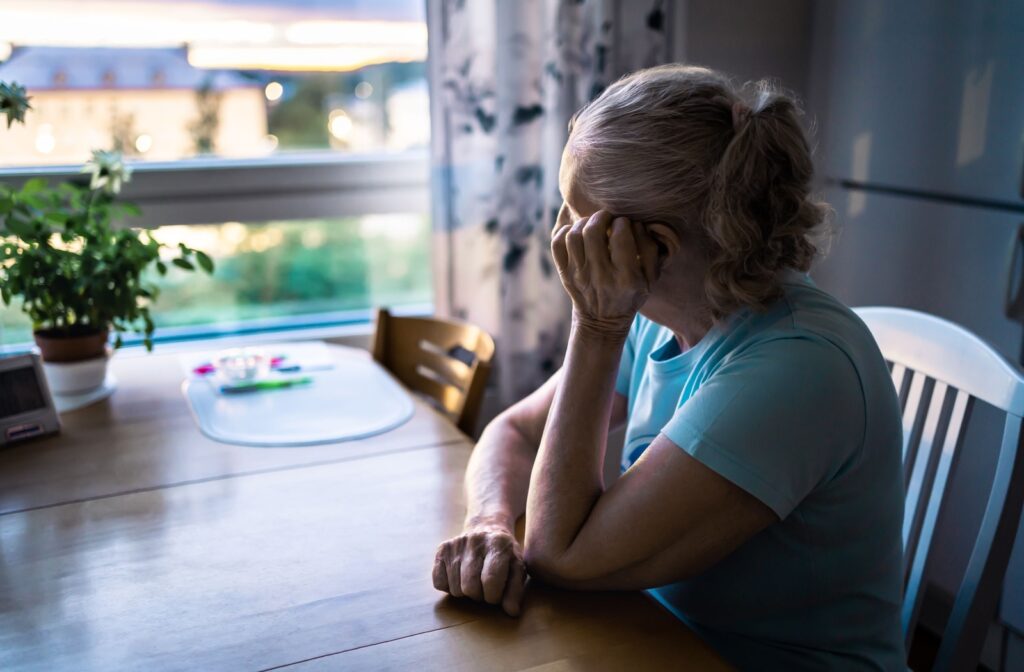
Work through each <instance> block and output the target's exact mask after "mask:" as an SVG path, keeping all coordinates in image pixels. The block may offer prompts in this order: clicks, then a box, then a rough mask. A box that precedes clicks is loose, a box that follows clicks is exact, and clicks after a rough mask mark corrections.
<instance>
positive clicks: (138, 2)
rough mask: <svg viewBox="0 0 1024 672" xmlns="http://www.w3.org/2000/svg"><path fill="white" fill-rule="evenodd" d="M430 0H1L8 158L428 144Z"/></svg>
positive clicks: (15, 162) (3, 156)
mask: <svg viewBox="0 0 1024 672" xmlns="http://www.w3.org/2000/svg"><path fill="white" fill-rule="evenodd" d="M423 4H424V3H423V2H422V0H389V1H380V2H372V3H371V2H358V3H355V2H353V3H340V2H325V1H323V0H204V1H203V2H195V3H182V2H179V1H177V0H107V1H105V2H73V3H72V2H67V1H66V0H32V1H31V2H25V0H0V81H7V82H11V81H15V82H17V83H18V84H21V85H23V86H25V87H26V88H27V89H28V90H29V94H30V95H31V96H32V101H31V104H32V108H33V109H32V110H30V111H29V112H28V114H27V115H26V119H25V124H24V125H23V126H13V127H12V128H10V129H6V128H2V127H0V167H11V166H27V165H42V164H51V165H53V164H73V163H80V162H82V161H85V160H86V159H87V158H88V156H89V152H90V151H91V150H93V149H117V150H120V151H122V152H123V153H124V154H125V155H127V156H129V157H131V158H133V159H136V160H152V161H168V160H175V159H181V158H189V157H195V156H220V157H231V158H242V157H260V156H267V155H270V154H272V153H275V152H282V151H337V152H361V151H399V150H405V149H411V148H416V147H423V146H426V144H427V141H428V138H429V129H430V122H429V105H428V99H427V84H426V72H425V64H424V61H425V59H426V50H427V32H426V25H425V23H424V17H423ZM182 45H185V46H182Z"/></svg>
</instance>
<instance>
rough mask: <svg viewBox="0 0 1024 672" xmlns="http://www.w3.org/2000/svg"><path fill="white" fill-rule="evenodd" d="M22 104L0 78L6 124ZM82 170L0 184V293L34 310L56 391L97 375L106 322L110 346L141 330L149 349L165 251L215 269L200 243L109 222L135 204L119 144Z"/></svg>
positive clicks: (73, 390)
mask: <svg viewBox="0 0 1024 672" xmlns="http://www.w3.org/2000/svg"><path fill="white" fill-rule="evenodd" d="M26 109H29V106H28V99H27V98H26V97H25V92H24V89H21V88H20V87H18V86H17V85H13V86H5V85H3V84H2V83H0V113H6V114H7V118H8V125H10V124H11V123H12V122H13V121H14V120H20V119H22V118H23V116H24V113H25V110H26ZM82 173H88V174H89V176H90V177H89V178H88V180H87V181H85V180H83V181H71V182H65V183H62V184H60V185H58V186H56V187H50V186H49V185H48V184H47V182H46V180H45V179H43V178H34V179H30V180H28V181H26V182H25V183H24V184H22V185H21V187H20V188H18V189H15V188H12V187H9V186H6V185H3V184H0V299H2V301H3V303H4V305H8V306H9V305H11V304H12V302H14V301H15V300H16V299H17V300H19V301H20V303H21V309H22V310H23V311H25V313H26V314H27V315H28V316H29V318H30V319H31V320H32V325H33V333H34V337H35V341H36V344H37V345H38V346H39V349H40V352H41V355H42V358H43V362H44V367H45V369H46V373H47V378H48V382H49V384H50V388H51V390H52V391H53V392H54V394H58V395H59V394H65V395H67V394H84V393H86V392H88V391H91V390H95V389H96V388H98V387H100V386H101V385H102V384H103V381H104V378H105V376H106V365H107V360H108V358H109V356H110V352H111V351H110V350H108V348H107V342H108V337H109V334H110V332H111V331H113V332H115V334H116V336H115V340H114V344H113V347H114V348H115V349H116V348H119V347H120V346H121V344H122V334H123V333H125V332H135V333H139V334H142V336H143V343H144V344H145V346H146V348H147V349H152V346H153V340H152V336H153V331H154V325H153V320H152V317H151V315H150V305H151V303H152V302H153V301H154V300H155V299H156V297H157V293H158V288H157V287H156V285H154V284H153V283H152V282H149V281H147V280H146V277H145V271H146V270H147V269H149V268H150V267H153V268H155V269H156V271H157V272H158V273H159V274H160V275H163V274H165V273H166V272H167V264H166V262H165V261H164V259H162V258H161V257H162V256H163V257H165V258H166V259H167V260H168V261H169V262H170V263H172V264H174V265H175V266H178V267H180V268H182V269H184V270H187V271H193V270H195V269H196V268H197V267H198V268H200V269H202V270H204V271H206V272H207V273H212V272H213V261H212V260H211V259H210V257H209V256H207V255H206V254H204V253H203V252H201V251H199V250H195V249H192V248H190V247H188V246H186V245H183V244H182V245H179V246H178V247H176V248H169V247H168V246H166V245H163V244H161V243H160V242H158V241H157V240H156V239H155V238H154V237H153V236H152V235H151V234H150V233H149V232H148V231H144V230H139V229H132V228H127V227H115V226H114V225H113V224H114V222H115V221H116V220H118V219H120V218H122V217H124V216H126V215H134V216H138V215H140V214H141V212H140V210H139V208H138V207H137V206H136V205H134V204H132V203H128V202H119V201H117V195H118V193H119V192H120V190H121V186H122V185H123V184H124V183H125V182H128V181H129V179H130V177H131V172H130V169H129V168H128V167H127V166H126V165H125V164H124V162H123V161H122V159H121V156H120V155H119V154H117V153H114V152H102V151H96V152H93V157H92V160H90V161H89V162H88V163H86V165H85V167H84V168H83V169H82ZM172 250H173V251H172ZM162 251H163V252H164V254H163V255H162V254H161V252H162ZM168 251H172V253H171V254H167V252H168Z"/></svg>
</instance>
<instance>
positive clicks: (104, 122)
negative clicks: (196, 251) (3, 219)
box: [0, 0, 430, 346]
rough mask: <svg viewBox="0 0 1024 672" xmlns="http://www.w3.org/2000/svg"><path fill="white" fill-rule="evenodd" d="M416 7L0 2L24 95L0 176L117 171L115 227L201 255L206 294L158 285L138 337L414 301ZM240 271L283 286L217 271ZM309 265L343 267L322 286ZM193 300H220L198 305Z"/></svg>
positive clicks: (197, 286)
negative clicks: (126, 214)
mask: <svg viewBox="0 0 1024 672" xmlns="http://www.w3.org/2000/svg"><path fill="white" fill-rule="evenodd" d="M423 11H424V8H423V3H422V2H421V1H420V0H382V1H380V2H374V3H328V2H322V1H320V0H203V1H202V2H196V3H180V2H176V1H174V0H111V1H108V2H102V3H98V2H97V3H93V2H81V3H78V2H76V3H68V2H66V1H63V0H33V2H31V3H26V2H22V1H20V0H0V80H3V81H8V82H10V81H16V82H18V83H19V84H22V85H24V86H25V87H26V88H27V89H28V90H29V94H30V95H31V96H32V100H31V103H32V107H33V109H32V110H31V111H30V112H29V114H28V115H27V118H26V124H25V125H24V126H23V127H22V126H14V127H13V128H11V129H10V130H7V129H4V128H0V140H2V142H0V180H3V181H6V182H8V183H14V184H18V183H20V182H21V181H23V180H25V179H27V178H29V177H34V176H39V175H41V176H44V177H47V178H49V179H50V180H51V181H58V180H63V179H69V178H71V177H73V176H74V175H75V174H76V173H77V168H78V166H77V164H80V163H81V162H83V161H84V160H85V159H87V158H88V156H89V153H90V151H91V150H93V149H117V150H119V151H121V152H122V153H123V154H124V155H125V156H126V157H128V158H129V160H130V161H131V163H132V165H133V168H134V171H135V172H134V175H133V179H132V182H131V183H130V184H129V185H128V186H127V187H126V188H125V190H124V192H123V197H124V198H125V199H126V200H131V201H134V202H136V203H138V204H139V205H140V207H141V208H142V210H143V216H142V217H141V218H137V219H133V220H131V221H129V222H126V224H127V225H132V226H145V227H149V228H156V229H157V231H156V236H157V238H158V239H165V238H166V239H167V240H166V241H165V242H172V243H175V242H178V241H179V240H180V241H182V242H186V243H188V244H190V245H194V246H196V247H199V248H200V249H204V250H206V251H207V252H210V253H211V255H212V256H214V257H215V258H216V259H219V260H221V263H220V264H219V268H218V271H217V274H216V275H215V276H214V278H212V279H209V280H208V279H205V278H200V277H198V276H193V277H188V279H187V280H186V279H184V278H177V279H175V277H173V276H172V277H170V278H168V279H167V283H168V284H167V286H166V287H165V288H164V291H163V294H162V296H161V298H160V300H159V301H158V302H157V304H156V307H155V311H154V313H155V316H156V318H157V323H158V325H160V326H162V327H164V328H163V329H161V330H159V331H158V337H160V336H161V335H164V336H166V335H167V334H170V333H175V334H183V333H195V334H204V333H211V332H217V331H224V330H227V329H231V328H259V327H260V326H261V325H263V326H268V325H272V324H281V323H288V321H289V320H291V323H293V324H299V323H300V322H302V321H307V322H308V321H317V320H319V321H320V323H324V322H328V321H330V320H332V319H337V320H339V321H341V320H348V319H351V316H352V315H357V314H359V315H365V314H366V309H367V308H369V307H370V306H371V305H373V304H375V303H394V302H398V303H407V304H423V303H425V302H429V300H430V278H429V254H428V251H429V236H428V235H427V232H428V231H429V220H428V218H427V214H426V213H427V212H428V210H429V199H428V191H429V189H428V171H427V155H426V147H427V144H428V141H429V127H430V123H429V105H428V100H427V86H426V74H425V58H426V26H425V21H424V17H423ZM215 222H221V223H220V224H211V223H215ZM240 222H246V224H240ZM389 226H393V227H395V232H394V233H393V234H387V232H386V229H387V227H389ZM261 241H262V242H261ZM267 241H270V242H271V243H274V242H275V241H276V244H268V243H267ZM346 241H347V243H346ZM333 245H345V246H346V250H345V251H344V252H341V251H335V250H332V249H331V246H333ZM261 246H262V248H263V249H257V248H261ZM388 250H392V251H393V252H394V254H389V253H388V252H387V251H388ZM256 257H262V258H264V259H265V260H266V261H265V262H258V263H266V264H270V263H273V264H278V266H277V268H290V269H292V271H293V272H289V273H283V274H278V275H274V276H273V277H266V278H262V281H263V282H262V284H259V285H258V286H256V285H253V286H252V287H243V284H245V283H250V282H252V281H253V279H252V278H242V277H241V276H238V277H235V276H232V275H231V274H232V273H234V272H236V271H237V270H238V268H239V267H240V266H239V265H240V264H245V263H250V264H252V263H257V262H256V261H254V260H255V258H256ZM413 260H415V262H414V261H413ZM305 262H309V263H310V264H312V266H311V267H310V268H308V269H307V268H303V266H302V264H303V263H305ZM328 262H329V263H332V264H340V265H342V266H344V268H338V269H330V272H329V273H327V274H326V275H324V274H323V273H321V271H324V270H325V269H324V268H323V267H321V266H318V264H321V265H322V264H326V263H328ZM389 264H390V265H389ZM381 268H384V269H390V270H386V272H385V273H384V275H381V273H382V271H381V270H380V269H381ZM396 269H405V271H403V272H406V273H407V275H406V276H405V277H395V276H394V275H393V274H394V272H396ZM359 273H362V274H363V279H362V281H359V282H357V281H356V279H355V278H356V275H358V274H359ZM384 277H387V278H389V279H388V281H387V282H388V283H391V284H387V283H385V285H381V284H380V282H382V278H384ZM208 294H216V295H217V296H218V297H220V298H224V297H227V296H229V295H230V296H233V297H234V298H233V299H231V300H232V301H234V302H235V303H233V304H232V307H231V308H230V309H227V308H225V307H224V306H221V307H220V308H222V309H216V310H215V309H213V306H214V303H211V301H212V299H211V298H209V297H208V296H207V295H208ZM186 297H189V298H188V301H190V302H192V304H193V306H192V308H187V307H186V306H185V305H184V303H185V302H186ZM225 300H227V299H225ZM353 311H355V312H353ZM346 316H348V317H346ZM0 325H2V329H3V330H2V331H0V346H10V345H11V344H14V343H19V342H23V341H24V340H25V339H26V337H27V333H28V332H27V325H25V324H24V318H23V317H22V316H21V315H20V313H17V312H16V311H14V310H13V309H2V308H0ZM19 325H20V326H19ZM174 330H177V331H174ZM190 330H191V331H190Z"/></svg>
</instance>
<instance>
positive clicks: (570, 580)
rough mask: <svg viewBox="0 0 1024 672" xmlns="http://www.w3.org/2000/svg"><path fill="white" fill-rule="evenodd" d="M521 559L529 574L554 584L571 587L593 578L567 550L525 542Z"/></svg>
mask: <svg viewBox="0 0 1024 672" xmlns="http://www.w3.org/2000/svg"><path fill="white" fill-rule="evenodd" d="M523 559H524V561H525V562H526V569H527V571H528V572H529V573H530V576H533V577H536V578H538V579H540V580H541V581H543V582H545V583H550V584H552V585H555V586H562V587H567V588H571V587H573V585H574V584H577V583H579V582H581V581H586V580H587V579H592V578H594V577H593V573H592V572H590V571H588V568H587V567H585V566H584V565H582V564H581V563H580V562H578V561H577V560H576V559H574V557H573V556H572V555H570V553H569V552H568V551H564V552H561V553H559V552H556V551H554V550H553V549H546V548H544V547H543V546H538V545H535V544H533V545H531V544H527V546H526V548H524V549H523Z"/></svg>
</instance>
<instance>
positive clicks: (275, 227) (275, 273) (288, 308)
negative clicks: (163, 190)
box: [0, 214, 432, 346]
mask: <svg viewBox="0 0 1024 672" xmlns="http://www.w3.org/2000/svg"><path fill="white" fill-rule="evenodd" d="M153 235H154V237H156V239H157V240H159V241H160V242H161V243H165V244H169V245H172V246H177V244H178V243H179V242H181V243H185V244H186V245H188V246H190V247H195V248H197V249H200V250H203V251H205V252H207V253H209V254H210V256H211V257H213V259H214V262H215V263H216V270H215V272H214V274H213V275H212V276H207V275H206V274H204V273H189V272H186V271H182V270H180V269H178V268H175V267H173V266H172V267H171V268H170V270H169V271H168V274H167V276H165V277H160V276H158V275H157V274H156V273H155V272H154V273H153V274H152V277H151V279H152V280H153V281H154V282H156V283H157V285H158V286H159V287H160V295H159V297H158V299H157V301H156V302H155V304H154V305H153V316H154V320H155V322H156V325H157V333H156V337H157V339H158V340H159V338H160V337H161V336H163V337H165V338H166V337H168V336H183V335H187V334H189V333H192V334H196V333H210V332H232V331H238V330H242V329H258V328H270V327H284V326H289V325H299V324H303V323H305V324H309V323H320V324H327V323H331V322H338V321H343V320H345V319H346V318H347V319H352V316H351V315H346V311H357V310H365V309H367V308H371V307H373V306H377V305H387V306H401V305H412V304H429V303H430V301H431V300H432V294H431V272H430V225H429V221H428V218H427V217H425V216H423V215H420V214H401V215H365V216H362V217H347V218H340V219H311V220H293V221H283V222H262V223H255V224H242V223H239V222H227V223H223V224H213V225H191V226H163V227H160V228H158V229H155V230H154V233H153ZM31 338H32V334H31V325H30V324H29V322H28V320H27V319H26V318H25V316H24V315H23V314H22V313H21V312H20V311H19V310H17V307H16V306H15V307H11V308H3V307H0V346H17V345H19V344H22V343H26V342H29V341H31Z"/></svg>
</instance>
